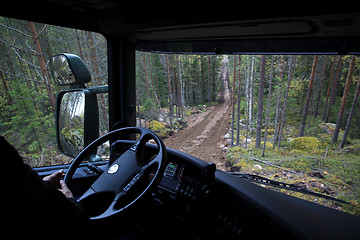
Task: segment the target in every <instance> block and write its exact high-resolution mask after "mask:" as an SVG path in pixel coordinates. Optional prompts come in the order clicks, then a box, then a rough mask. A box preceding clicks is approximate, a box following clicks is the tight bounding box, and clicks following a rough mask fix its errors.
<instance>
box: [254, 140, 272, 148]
mask: <svg viewBox="0 0 360 240" xmlns="http://www.w3.org/2000/svg"><path fill="white" fill-rule="evenodd" d="M255 144H256V143H255V142H252V143H251V144H250V145H249V148H250V149H254V148H255ZM263 146H264V141H261V148H263ZM265 148H266V149H273V145H272V143H271V142H266V146H265Z"/></svg>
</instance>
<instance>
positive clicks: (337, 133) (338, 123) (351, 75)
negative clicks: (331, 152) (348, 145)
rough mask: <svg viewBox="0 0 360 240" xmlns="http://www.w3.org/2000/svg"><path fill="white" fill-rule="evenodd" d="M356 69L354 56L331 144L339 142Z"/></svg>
mask: <svg viewBox="0 0 360 240" xmlns="http://www.w3.org/2000/svg"><path fill="white" fill-rule="evenodd" d="M354 68H355V56H352V57H351V62H350V66H349V73H348V76H347V78H346V83H345V89H344V94H343V98H342V100H341V105H340V111H339V114H338V117H337V121H336V127H335V131H334V135H333V137H332V140H331V142H333V143H336V142H337V139H338V136H339V131H340V126H341V121H342V118H343V115H344V110H345V105H346V100H347V98H348V96H349V90H350V86H351V81H352V77H353V74H354Z"/></svg>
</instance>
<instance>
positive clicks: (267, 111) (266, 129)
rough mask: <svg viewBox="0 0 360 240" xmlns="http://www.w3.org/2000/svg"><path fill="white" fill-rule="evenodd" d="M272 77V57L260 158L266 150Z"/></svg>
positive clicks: (272, 59)
mask: <svg viewBox="0 0 360 240" xmlns="http://www.w3.org/2000/svg"><path fill="white" fill-rule="evenodd" d="M273 75H274V55H273V56H272V58H271V70H270V81H269V95H268V103H267V110H266V123H265V136H264V146H263V151H262V155H261V156H262V157H265V148H266V141H267V131H268V125H269V113H270V100H271V87H272V79H273Z"/></svg>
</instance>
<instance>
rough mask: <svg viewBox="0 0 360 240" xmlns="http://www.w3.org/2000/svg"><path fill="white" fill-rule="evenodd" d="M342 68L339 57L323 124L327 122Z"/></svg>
mask: <svg viewBox="0 0 360 240" xmlns="http://www.w3.org/2000/svg"><path fill="white" fill-rule="evenodd" d="M342 66H343V63H342V57H339V60H338V65H337V69H336V76H335V79H334V83H333V86H332V90H331V96H330V101H329V110H328V113H327V116H326V118H325V122H329V118H330V113H331V106H332V105H333V104H334V99H335V92H336V91H335V90H336V86H337V83H338V80H339V78H340V75H341V69H342Z"/></svg>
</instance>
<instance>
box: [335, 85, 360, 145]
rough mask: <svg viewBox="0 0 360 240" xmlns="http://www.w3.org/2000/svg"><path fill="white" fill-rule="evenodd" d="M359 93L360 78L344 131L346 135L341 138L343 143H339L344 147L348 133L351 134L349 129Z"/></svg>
mask: <svg viewBox="0 0 360 240" xmlns="http://www.w3.org/2000/svg"><path fill="white" fill-rule="evenodd" d="M359 93H360V80H358V85H357V88H356V93H355V96H354V100H353V103H352V105H351V110H350V113H349V117H348V120H347V122H346V127H345V132H344V136H343V138H342V140H341V143H340V145H339V148H340V149H341V148H343V147H344V145H345V142H346V138H347V135H348V134H349V130H350V125H351V119H352V117H353V115H354V109H355V105H356V103H357V100H358V98H359Z"/></svg>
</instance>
